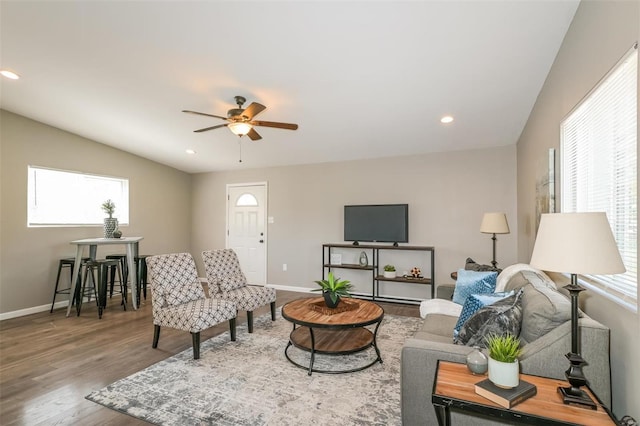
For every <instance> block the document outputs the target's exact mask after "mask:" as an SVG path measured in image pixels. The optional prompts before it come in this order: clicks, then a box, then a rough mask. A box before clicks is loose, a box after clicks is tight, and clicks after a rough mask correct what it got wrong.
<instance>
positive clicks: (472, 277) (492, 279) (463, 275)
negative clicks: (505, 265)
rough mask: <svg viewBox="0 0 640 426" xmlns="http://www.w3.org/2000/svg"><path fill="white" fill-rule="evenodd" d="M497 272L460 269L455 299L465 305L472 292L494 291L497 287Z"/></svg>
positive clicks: (454, 294)
mask: <svg viewBox="0 0 640 426" xmlns="http://www.w3.org/2000/svg"><path fill="white" fill-rule="evenodd" d="M497 277H498V273H497V272H477V271H467V270H465V269H459V270H458V279H457V280H456V287H455V289H454V290H453V301H454V302H455V303H457V304H458V305H464V302H465V300H467V297H469V296H470V295H472V294H481V293H493V291H494V290H495V288H496V278H497Z"/></svg>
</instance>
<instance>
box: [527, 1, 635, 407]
mask: <svg viewBox="0 0 640 426" xmlns="http://www.w3.org/2000/svg"><path fill="white" fill-rule="evenodd" d="M639 39H640V2H638V1H583V2H581V4H580V6H579V8H578V10H577V12H576V15H575V17H574V19H573V22H572V24H571V27H570V28H569V31H568V32H567V35H566V36H565V40H564V42H563V44H562V47H561V49H560V51H559V53H558V56H557V57H556V60H555V62H554V64H553V67H552V69H551V72H550V73H549V75H548V77H547V80H546V82H545V84H544V87H543V89H542V91H541V92H540V94H539V96H538V100H537V102H536V105H535V107H534V109H533V111H532V113H531V116H530V117H529V120H528V122H527V125H526V127H525V130H524V132H523V133H522V136H521V137H520V140H519V142H518V154H517V156H518V219H519V220H518V226H519V227H518V260H519V261H521V262H528V261H529V259H530V257H531V252H532V250H533V244H534V242H535V184H536V178H537V177H538V176H540V174H539V173H540V170H541V163H542V164H543V163H544V159H545V156H546V153H547V150H548V149H549V148H555V149H556V152H557V153H558V155H559V148H560V121H561V120H562V118H563V117H564V116H565V115H566V114H568V113H569V112H570V111H571V109H572V108H573V107H574V106H575V105H576V104H577V103H578V102H579V101H580V100H581V99H582V98H583V97H584V96H585V95H587V93H588V92H589V91H590V90H591V89H592V88H593V87H594V86H595V85H596V84H597V83H598V81H599V80H600V79H601V78H602V77H603V76H604V75H605V74H606V73H607V72H608V71H609V70H610V69H611V68H612V67H613V66H614V65H615V64H616V63H617V61H618V60H619V59H620V58H621V57H622V56H623V55H624V53H625V52H626V51H627V50H628V49H629V48H630V47H631V46H632V45H633V43H634V42H636V41H637V40H639ZM556 171H557V172H558V173H559V169H556ZM557 189H558V191H559V187H557ZM557 200H558V206H559V200H560V198H559V196H558V199H557ZM556 278H558V279H561V280H562V279H564V277H558V276H556ZM581 301H583V302H584V309H585V310H586V312H587V313H588V314H589V315H590V316H592V317H594V318H595V319H597V320H598V321H600V322H602V323H604V324H606V325H607V326H608V327H610V328H611V362H612V382H613V410H614V412H615V414H616V415H617V416H618V417H622V416H623V415H625V414H630V415H632V416H634V417H635V418H636V419H638V420H640V407H639V406H638V395H640V368H638V353H640V316H639V315H638V314H637V313H636V312H631V311H629V310H627V309H624V308H622V307H620V306H618V305H616V304H615V303H613V302H611V301H609V300H608V299H606V298H604V297H601V296H599V295H598V294H596V293H595V292H594V291H587V292H585V293H582V295H581ZM587 361H588V360H587Z"/></svg>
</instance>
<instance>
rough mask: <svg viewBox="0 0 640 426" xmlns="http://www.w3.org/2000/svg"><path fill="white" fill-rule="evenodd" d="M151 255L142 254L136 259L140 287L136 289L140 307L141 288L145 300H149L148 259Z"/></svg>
mask: <svg viewBox="0 0 640 426" xmlns="http://www.w3.org/2000/svg"><path fill="white" fill-rule="evenodd" d="M150 256H151V255H150V254H141V255H138V256H136V257H135V261H136V270H137V272H138V287H137V289H136V291H137V293H136V294H137V295H138V299H137V300H138V307H140V288H141V287H142V292H143V295H144V300H147V257H150Z"/></svg>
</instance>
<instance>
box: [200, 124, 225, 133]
mask: <svg viewBox="0 0 640 426" xmlns="http://www.w3.org/2000/svg"><path fill="white" fill-rule="evenodd" d="M228 125H229V123H227V124H218V125H217V126H211V127H205V128H204V129H198V130H194V132H196V133H200V132H206V131H207V130H213V129H219V128H220V127H227V126H228Z"/></svg>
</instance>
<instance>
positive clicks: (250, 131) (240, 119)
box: [182, 96, 298, 141]
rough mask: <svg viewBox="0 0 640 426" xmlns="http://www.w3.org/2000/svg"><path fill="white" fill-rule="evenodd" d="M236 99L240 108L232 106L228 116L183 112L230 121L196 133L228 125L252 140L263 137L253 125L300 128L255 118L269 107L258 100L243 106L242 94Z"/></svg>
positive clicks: (235, 131)
mask: <svg viewBox="0 0 640 426" xmlns="http://www.w3.org/2000/svg"><path fill="white" fill-rule="evenodd" d="M235 100H236V104H238V108H231V109H230V110H229V111H227V116H226V117H222V116H220V115H213V114H206V113H204V112H197V111H189V110H183V111H182V112H186V113H189V114H197V115H204V116H207V117H214V118H220V119H222V120H226V121H228V123H225V124H218V125H217V126H211V127H205V128H204V129H198V130H194V132H196V133H200V132H206V131H208V130H213V129H218V128H220V127H228V128H229V129H230V130H231V131H232V132H233V133H234V134H236V135H238V136H240V137H242V136H244V135H247V136H249V138H250V139H251V140H252V141H257V140H259V139H262V136H260V135H259V134H258V132H256V130H255V129H254V128H253V126H264V127H274V128H276V129H288V130H296V129H298V125H297V124H291V123H277V122H274V121H257V120H254V119H253V117H255V116H256V115H258V114H260V113H261V112H262V111H264V110H265V109H267V107H266V106H264V105H261V104H259V103H257V102H251V104H250V105H249V106H248V107H247V108H242V105H244V103H245V102H246V101H247V100H246V99H245V98H244V97H242V96H235Z"/></svg>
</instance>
